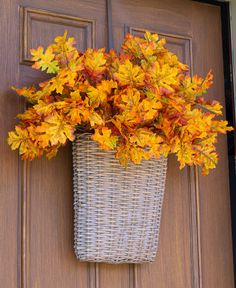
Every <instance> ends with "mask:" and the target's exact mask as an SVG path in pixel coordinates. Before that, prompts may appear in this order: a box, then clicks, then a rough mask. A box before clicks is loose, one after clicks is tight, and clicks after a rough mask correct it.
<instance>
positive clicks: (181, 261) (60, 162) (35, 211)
mask: <svg viewBox="0 0 236 288" xmlns="http://www.w3.org/2000/svg"><path fill="white" fill-rule="evenodd" d="M0 3H1V9H0V19H1V25H0V31H1V42H0V57H1V58H0V59H1V60H0V63H1V71H2V73H1V77H0V84H1V85H0V91H1V93H0V101H1V102H0V103H1V105H0V109H1V110H0V111H1V112H0V119H1V121H0V123H1V130H0V131H1V139H0V152H1V174H0V183H1V186H0V187H1V190H0V191H1V201H0V227H1V234H0V259H1V264H0V283H1V284H0V286H1V287H4V288H16V287H18V288H65V287H66V288H74V287H80V288H108V287H109V288H156V287H158V288H190V287H191V288H202V287H203V288H232V287H233V264H232V247H231V228H230V226H231V223H230V204H229V185H228V163H227V151H226V138H225V137H221V138H220V139H219V143H218V149H219V151H220V162H219V165H218V168H217V169H216V170H215V171H213V172H211V174H210V175H209V176H207V177H204V178H203V177H201V176H199V174H198V171H197V170H195V169H192V168H191V169H189V168H186V169H184V170H182V171H180V170H179V169H178V165H177V163H176V159H174V157H170V158H169V168H168V177H167V187H166V194H165V202H164V208H163V217H162V226H161V234H160V243H159V250H158V255H157V259H156V261H155V263H153V264H145V265H128V264H127V265H106V264H89V263H80V262H78V261H77V260H76V259H75V256H74V254H73V231H72V230H73V228H72V227H73V210H72V196H73V195H72V162H71V161H72V159H71V147H70V145H68V146H67V147H65V148H63V149H62V150H61V151H60V153H59V155H58V156H57V157H56V158H55V159H53V160H51V161H47V160H45V159H40V160H35V161H33V162H32V163H23V162H21V161H20V160H19V159H18V156H17V153H13V152H11V151H10V148H9V147H8V146H7V144H6V137H7V131H9V130H10V129H12V128H13V126H14V123H15V115H16V114H17V113H18V112H19V111H21V110H22V109H23V108H24V103H23V102H22V100H19V99H18V97H17V96H16V95H15V94H14V93H13V92H12V91H10V89H9V87H10V86H11V85H14V86H22V85H29V84H33V83H38V82H39V81H41V80H42V79H43V77H44V76H43V75H42V74H41V73H39V72H36V71H34V72H32V69H31V68H30V66H29V64H30V61H29V57H30V56H29V49H30V48H32V47H37V46H38V45H47V44H49V43H50V42H51V41H52V39H53V38H54V37H55V36H56V35H58V34H63V32H64V30H65V29H66V30H68V32H69V34H70V35H72V36H75V37H76V39H77V40H78V46H79V47H80V49H86V48H87V47H91V46H94V47H104V46H106V43H107V34H108V33H107V22H106V21H107V20H106V19H107V12H106V11H107V10H106V1H105V0H96V1H95V0H89V1H88V0H87V1H86V0H79V1H78V0H67V1H64V0H57V1H46V0H37V1H36V0H31V1H29V0H21V1H20V0H11V1H4V0H1V1H0ZM112 18H113V33H114V45H115V48H116V49H118V47H119V46H120V44H121V42H122V39H123V37H124V34H125V32H127V31H128V32H130V33H132V34H135V35H142V34H143V32H144V30H145V29H148V30H151V31H155V32H158V33H160V34H161V35H162V36H165V37H166V38H167V41H168V46H169V48H170V49H171V50H172V51H174V52H175V53H177V54H178V56H179V57H180V59H181V60H182V61H183V62H186V63H188V64H189V65H190V67H191V70H192V73H199V74H203V75H205V74H206V73H207V72H208V70H209V69H210V68H212V69H213V72H214V75H215V84H214V88H213V89H211V91H210V93H209V97H210V98H211V97H214V98H217V99H219V100H220V101H222V102H224V89H223V80H224V79H223V65H222V63H223V58H222V40H221V23H220V10H219V7H216V6H212V5H207V4H203V3H198V2H192V1H187V0H165V1H161V0H160V1H155V0H116V1H112Z"/></svg>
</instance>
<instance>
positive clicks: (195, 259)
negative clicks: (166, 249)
mask: <svg viewBox="0 0 236 288" xmlns="http://www.w3.org/2000/svg"><path fill="white" fill-rule="evenodd" d="M147 30H149V29H143V28H139V27H129V26H125V32H128V33H130V34H132V35H134V36H139V37H143V35H144V33H145V32H146V31H147ZM149 31H150V30H149ZM150 32H152V33H157V34H158V35H159V36H160V38H162V37H164V38H166V47H167V48H168V49H169V50H170V51H171V52H173V53H175V54H176V55H177V56H178V58H179V59H180V60H181V61H182V62H183V63H185V64H187V65H188V66H189V74H190V75H193V61H192V38H191V37H189V36H185V35H178V34H168V33H162V32H161V31H158V29H157V30H156V31H150ZM188 182H189V195H190V197H189V201H190V203H189V207H190V208H189V217H190V227H189V228H190V231H189V233H190V239H191V243H190V249H191V252H190V253H191V262H192V265H191V271H192V286H191V287H192V288H201V287H202V267H201V245H200V230H201V228H200V204H199V201H200V200H199V175H198V170H197V168H196V167H189V168H188ZM135 266H136V265H135ZM137 270H138V268H137V266H136V267H135V269H134V272H135V274H136V275H137V274H138V271H137ZM135 278H137V276H136V277H135ZM137 287H138V282H137V281H135V282H134V288H137Z"/></svg>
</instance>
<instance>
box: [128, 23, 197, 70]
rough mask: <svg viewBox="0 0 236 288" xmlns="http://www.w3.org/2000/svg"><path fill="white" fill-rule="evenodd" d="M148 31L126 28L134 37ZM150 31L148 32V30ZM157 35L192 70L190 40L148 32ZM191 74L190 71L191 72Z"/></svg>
mask: <svg viewBox="0 0 236 288" xmlns="http://www.w3.org/2000/svg"><path fill="white" fill-rule="evenodd" d="M147 30H148V29H143V28H137V27H128V28H127V31H128V32H129V33H130V34H132V35H134V36H139V37H142V36H143V35H144V33H145V31H147ZM148 31H150V30H148ZM150 32H152V33H157V34H158V35H159V36H160V37H164V38H166V47H167V48H168V49H170V51H171V52H174V53H175V54H176V55H177V56H178V57H179V58H180V59H181V58H182V61H183V62H184V63H185V64H188V66H189V67H190V70H192V59H191V58H192V38H191V37H189V36H183V35H178V34H168V33H162V32H161V31H150ZM191 72H192V71H191Z"/></svg>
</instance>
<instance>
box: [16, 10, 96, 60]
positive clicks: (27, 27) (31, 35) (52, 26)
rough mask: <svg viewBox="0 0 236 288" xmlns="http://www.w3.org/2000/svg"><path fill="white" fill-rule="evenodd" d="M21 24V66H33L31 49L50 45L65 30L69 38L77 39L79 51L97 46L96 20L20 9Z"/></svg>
mask: <svg viewBox="0 0 236 288" xmlns="http://www.w3.org/2000/svg"><path fill="white" fill-rule="evenodd" d="M20 23H21V25H20V26H21V29H20V33H21V35H20V39H21V43H20V63H21V64H25V65H31V64H32V61H31V60H30V59H31V55H30V49H32V48H36V47H38V46H39V45H42V46H44V47H45V46H47V45H49V44H50V43H51V42H52V40H53V39H54V38H55V37H56V36H58V35H63V33H64V31H65V30H67V31H68V34H69V36H73V37H75V38H76V40H77V48H78V49H79V50H81V51H84V50H86V49H87V48H88V47H94V46H95V20H92V19H83V18H79V17H75V16H70V15H66V14H59V13H54V12H50V11H46V10H40V9H33V8H28V7H20Z"/></svg>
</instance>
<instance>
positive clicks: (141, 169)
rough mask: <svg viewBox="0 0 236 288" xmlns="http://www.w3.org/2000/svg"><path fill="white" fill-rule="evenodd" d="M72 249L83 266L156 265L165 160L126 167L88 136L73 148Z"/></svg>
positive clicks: (79, 140)
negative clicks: (151, 263)
mask: <svg viewBox="0 0 236 288" xmlns="http://www.w3.org/2000/svg"><path fill="white" fill-rule="evenodd" d="M73 168H74V213H75V214H74V217H75V218H74V248H75V254H76V257H77V258H78V259H79V260H81V261H90V262H106V263H143V262H152V261H154V259H155V256H156V252H157V244H158V236H159V229H160V218H161V208H162V202H163V196H164V187H165V178H166V170H167V159H166V158H161V159H158V160H157V159H155V160H150V161H143V163H142V164H140V165H134V164H131V165H129V166H128V168H124V167H122V166H121V165H120V164H119V162H118V160H117V159H115V157H114V152H113V151H103V150H100V149H98V145H97V143H96V142H94V141H92V140H90V134H82V135H80V136H77V138H76V140H75V141H74V143H73Z"/></svg>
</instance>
